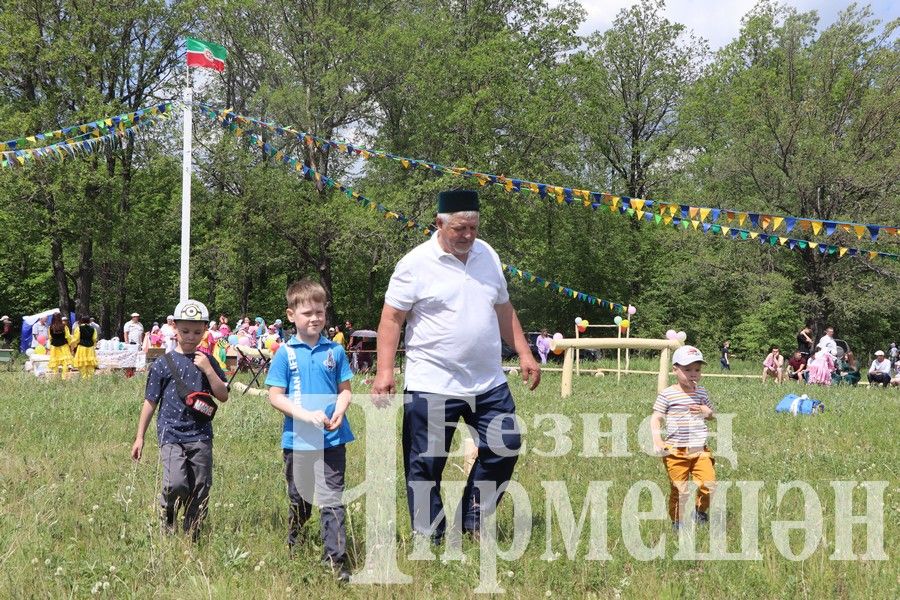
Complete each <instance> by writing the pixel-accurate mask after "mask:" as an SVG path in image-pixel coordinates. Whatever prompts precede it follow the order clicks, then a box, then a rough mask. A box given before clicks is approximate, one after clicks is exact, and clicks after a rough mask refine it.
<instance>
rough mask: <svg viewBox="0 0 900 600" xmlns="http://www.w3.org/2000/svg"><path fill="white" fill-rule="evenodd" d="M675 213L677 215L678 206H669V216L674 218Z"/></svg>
mask: <svg viewBox="0 0 900 600" xmlns="http://www.w3.org/2000/svg"><path fill="white" fill-rule="evenodd" d="M677 213H678V206H677V205H675V204H670V205H669V214H670V215H672V216H673V217H674V216H675V215H676V214H677Z"/></svg>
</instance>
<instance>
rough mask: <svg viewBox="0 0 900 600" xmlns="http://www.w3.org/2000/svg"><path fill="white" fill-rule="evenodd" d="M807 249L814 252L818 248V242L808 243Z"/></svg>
mask: <svg viewBox="0 0 900 600" xmlns="http://www.w3.org/2000/svg"><path fill="white" fill-rule="evenodd" d="M809 247H810V248H812V249H813V250H815V249H816V248H818V247H819V242H810V243H809Z"/></svg>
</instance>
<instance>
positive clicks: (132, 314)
mask: <svg viewBox="0 0 900 600" xmlns="http://www.w3.org/2000/svg"><path fill="white" fill-rule="evenodd" d="M131 316H132V317H139V316H141V315H139V314H138V313H131Z"/></svg>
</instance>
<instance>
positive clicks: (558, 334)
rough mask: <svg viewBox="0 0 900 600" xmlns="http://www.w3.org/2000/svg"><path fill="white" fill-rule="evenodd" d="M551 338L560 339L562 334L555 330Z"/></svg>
mask: <svg viewBox="0 0 900 600" xmlns="http://www.w3.org/2000/svg"><path fill="white" fill-rule="evenodd" d="M553 339H554V340H561V339H563V334H561V333H559V332H558V331H557V332H556V333H554V334H553Z"/></svg>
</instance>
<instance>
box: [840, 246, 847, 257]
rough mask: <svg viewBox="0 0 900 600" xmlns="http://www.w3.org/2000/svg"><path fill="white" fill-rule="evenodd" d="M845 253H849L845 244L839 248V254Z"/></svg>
mask: <svg viewBox="0 0 900 600" xmlns="http://www.w3.org/2000/svg"><path fill="white" fill-rule="evenodd" d="M845 254H847V248H844V247H843V246H841V247H840V248H839V249H838V256H844V255H845Z"/></svg>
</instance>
